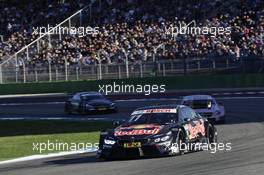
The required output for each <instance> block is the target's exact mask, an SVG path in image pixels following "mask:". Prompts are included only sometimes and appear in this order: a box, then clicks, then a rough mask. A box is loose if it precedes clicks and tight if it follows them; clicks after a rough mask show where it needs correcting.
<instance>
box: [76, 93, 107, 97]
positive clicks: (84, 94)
mask: <svg viewBox="0 0 264 175" xmlns="http://www.w3.org/2000/svg"><path fill="white" fill-rule="evenodd" d="M75 95H79V96H86V95H102V94H100V93H99V92H78V93H76V94H75Z"/></svg>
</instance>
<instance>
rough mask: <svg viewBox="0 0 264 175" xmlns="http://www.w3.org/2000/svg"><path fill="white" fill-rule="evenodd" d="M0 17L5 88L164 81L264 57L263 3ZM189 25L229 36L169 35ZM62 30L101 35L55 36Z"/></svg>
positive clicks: (220, 0) (98, 0)
mask: <svg viewBox="0 0 264 175" xmlns="http://www.w3.org/2000/svg"><path fill="white" fill-rule="evenodd" d="M0 14H1V15H0V16H1V19H0V35H1V36H3V37H2V39H1V40H0V61H1V64H0V82H1V83H5V82H28V81H56V80H79V79H102V78H123V77H126V78H128V77H132V76H136V77H143V76H148V75H156V74H157V73H160V74H161V75H163V76H166V75H174V74H179V73H181V72H182V70H185V71H186V69H195V70H196V69H197V70H208V69H215V68H221V69H230V68H233V67H236V66H238V65H239V64H241V60H242V58H243V59H244V58H247V59H248V58H260V59H262V58H263V56H264V1H263V0H229V1H226V0H178V1H174V0H166V1H162V0H144V1H142V0H88V1H84V0H77V1H70V0H53V1H51V0H36V1H30V0H25V1H23V3H22V1H18V0H11V1H6V0H2V1H0ZM191 21H195V24H196V25H197V26H196V27H216V28H228V27H229V28H230V29H231V31H230V33H229V34H217V35H216V36H211V35H207V34H199V35H197V34H193V33H191V34H188V35H185V34H178V35H175V36H170V35H168V33H167V32H166V30H167V29H168V28H170V27H173V26H179V25H180V24H187V23H189V22H191ZM47 26H53V27H54V28H53V29H50V30H47V31H46V32H44V33H43V34H40V33H36V32H34V29H36V28H40V27H47ZM60 27H66V28H80V27H84V28H87V27H89V28H90V29H95V28H96V29H98V31H99V32H94V33H93V32H91V33H89V34H87V35H85V36H83V35H80V33H78V32H77V33H76V32H75V33H69V32H68V33H60V32H59V33H56V34H54V31H55V30H56V29H58V28H60ZM258 70H261V68H260V69H258ZM124 74H125V75H124Z"/></svg>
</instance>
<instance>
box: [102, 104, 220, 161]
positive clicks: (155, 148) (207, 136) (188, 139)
mask: <svg viewBox="0 0 264 175" xmlns="http://www.w3.org/2000/svg"><path fill="white" fill-rule="evenodd" d="M216 139H217V131H216V128H215V127H214V125H213V124H211V123H210V122H209V121H208V120H207V119H206V118H203V117H202V116H200V115H199V114H197V113H196V112H195V111H194V110H193V109H191V108H190V107H187V106H183V105H162V106H152V107H144V108H139V109H137V110H135V111H134V112H133V113H132V114H131V116H130V118H129V119H128V120H126V121H125V122H124V123H123V124H121V125H120V126H118V127H117V128H115V129H111V130H108V131H101V134H100V140H99V149H98V152H97V158H103V159H122V158H136V157H142V156H166V155H177V154H183V153H185V152H188V151H190V150H191V149H185V148H187V147H188V145H190V143H201V144H202V143H208V144H209V143H216ZM188 148H189V147H188Z"/></svg>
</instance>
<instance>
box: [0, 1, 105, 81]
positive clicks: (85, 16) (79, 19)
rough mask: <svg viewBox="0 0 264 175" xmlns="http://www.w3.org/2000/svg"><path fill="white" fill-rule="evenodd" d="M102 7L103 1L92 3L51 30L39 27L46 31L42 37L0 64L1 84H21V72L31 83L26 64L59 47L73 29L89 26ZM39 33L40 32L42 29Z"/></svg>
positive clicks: (46, 27) (51, 27) (24, 79)
mask: <svg viewBox="0 0 264 175" xmlns="http://www.w3.org/2000/svg"><path fill="white" fill-rule="evenodd" d="M100 6H101V0H99V1H91V4H89V5H88V6H86V7H84V8H83V9H80V10H79V11H77V12H76V13H74V14H73V15H71V16H70V17H68V18H67V19H65V20H64V21H62V22H61V23H59V24H57V25H56V26H50V28H48V26H39V27H41V28H42V27H43V28H42V29H45V32H43V30H42V33H41V34H40V33H38V34H40V35H39V37H38V38H37V39H36V40H34V41H33V42H31V43H30V44H28V45H27V46H25V47H23V48H21V49H20V50H19V51H18V52H16V53H15V54H14V55H12V56H10V57H9V58H8V59H5V60H4V61H2V63H1V64H0V83H5V82H20V81H21V72H22V79H23V82H27V79H28V81H30V80H31V79H32V78H31V72H32V70H31V69H30V70H29V68H27V67H26V63H27V62H28V61H30V60H31V59H32V58H33V57H34V56H35V55H36V54H39V53H41V52H42V51H43V50H46V49H48V48H51V47H57V45H58V41H60V40H62V39H63V37H65V36H66V35H68V34H69V30H70V29H71V28H72V27H75V28H78V27H82V26H83V24H89V22H90V21H91V20H92V15H93V13H92V12H93V11H95V10H97V9H98V8H100ZM47 29H48V30H47ZM65 29H68V32H67V31H65ZM57 31H59V32H57ZM38 32H40V28H39V30H38ZM64 32H65V33H64ZM54 33H56V34H54ZM2 59H3V58H2ZM41 69H42V68H41ZM34 71H35V72H36V74H37V73H38V72H45V68H43V70H34ZM49 71H50V72H52V73H53V71H54V70H53V69H52V70H49ZM64 71H65V70H64ZM58 72H60V69H59V70H58ZM14 75H15V76H14ZM58 75H59V73H58ZM42 76H43V75H39V76H36V75H35V77H37V78H39V79H40V80H41V79H42V78H41V77H42ZM12 77H15V79H13V78H12ZM25 77H26V78H25ZM58 79H60V78H59V77H58Z"/></svg>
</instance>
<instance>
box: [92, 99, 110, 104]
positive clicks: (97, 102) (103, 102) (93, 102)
mask: <svg viewBox="0 0 264 175" xmlns="http://www.w3.org/2000/svg"><path fill="white" fill-rule="evenodd" d="M87 103H88V104H89V105H102V104H103V105H110V104H111V102H110V101H109V100H102V99H99V100H91V101H87Z"/></svg>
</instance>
